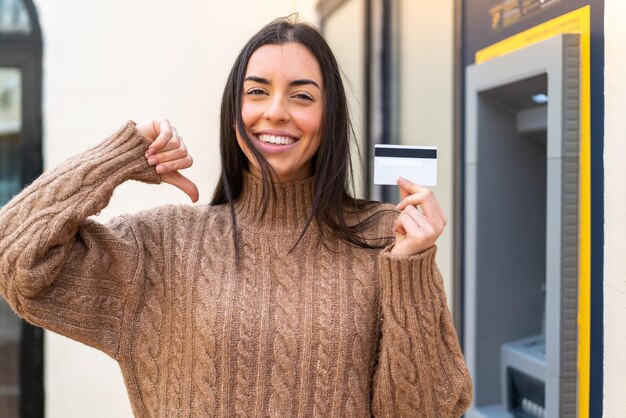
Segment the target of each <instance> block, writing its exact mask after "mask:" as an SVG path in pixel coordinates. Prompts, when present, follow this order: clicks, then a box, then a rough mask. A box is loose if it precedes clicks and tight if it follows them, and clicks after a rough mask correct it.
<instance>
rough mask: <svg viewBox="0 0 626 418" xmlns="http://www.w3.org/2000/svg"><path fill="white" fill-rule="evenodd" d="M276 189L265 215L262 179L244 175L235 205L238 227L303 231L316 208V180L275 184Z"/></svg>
mask: <svg viewBox="0 0 626 418" xmlns="http://www.w3.org/2000/svg"><path fill="white" fill-rule="evenodd" d="M273 189H274V190H273V193H270V196H269V200H268V205H267V207H266V208H265V214H263V179H260V178H257V177H255V176H253V175H252V174H250V173H249V172H244V177H243V188H242V190H241V194H240V195H239V197H238V198H237V200H236V201H235V210H236V213H237V222H238V223H239V225H240V226H241V227H243V228H246V229H256V230H267V231H276V232H286V231H295V232H300V231H302V228H303V227H304V225H305V224H306V221H307V219H308V218H309V215H310V214H311V208H312V206H313V177H309V178H307V179H304V180H294V181H290V182H286V183H273ZM268 192H271V190H268Z"/></svg>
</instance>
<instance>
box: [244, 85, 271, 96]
mask: <svg viewBox="0 0 626 418" xmlns="http://www.w3.org/2000/svg"><path fill="white" fill-rule="evenodd" d="M246 94H247V95H249V96H262V95H264V94H267V93H266V92H265V90H263V89H260V88H258V87H252V88H251V89H248V90H246Z"/></svg>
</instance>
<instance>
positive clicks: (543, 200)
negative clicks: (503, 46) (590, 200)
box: [463, 34, 580, 418]
mask: <svg viewBox="0 0 626 418" xmlns="http://www.w3.org/2000/svg"><path fill="white" fill-rule="evenodd" d="M579 38H580V37H579V35H575V34H564V35H559V36H556V37H553V38H550V39H547V40H545V41H542V42H539V43H536V44H533V45H531V46H528V47H526V48H523V49H520V50H517V51H515V52H512V53H510V54H507V55H504V56H501V57H497V58H494V59H492V60H490V61H487V62H484V63H481V64H474V65H471V66H469V67H468V68H467V69H466V76H467V77H466V110H465V111H466V113H465V161H464V172H465V191H464V195H465V197H464V215H463V220H464V286H465V296H464V307H463V309H464V337H463V339H464V340H463V343H464V351H465V355H466V359H467V364H468V368H469V370H470V373H471V375H472V378H473V381H474V390H475V392H474V403H473V404H472V406H471V407H470V409H469V410H468V412H467V415H466V416H467V417H471V418H492V417H493V418H495V417H498V418H500V417H507V418H511V417H520V418H522V417H523V418H531V417H550V418H557V417H559V418H560V417H576V416H577V398H578V397H577V359H578V353H577V350H578V318H577V317H578V276H579V274H578V273H579V272H578V248H579V231H578V227H579V226H578V225H579V208H578V207H579V145H580V110H579V109H580V39H579Z"/></svg>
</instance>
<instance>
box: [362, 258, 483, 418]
mask: <svg viewBox="0 0 626 418" xmlns="http://www.w3.org/2000/svg"><path fill="white" fill-rule="evenodd" d="M389 250H390V247H388V248H386V249H385V250H383V251H382V252H381V254H380V256H379V262H380V267H381V274H382V295H381V304H382V316H383V322H382V336H381V341H380V347H379V358H378V364H377V367H376V370H375V373H374V380H373V388H372V389H373V391H372V392H373V393H372V396H373V399H372V411H373V414H374V416H376V417H394V418H396V417H417V416H419V417H459V416H461V415H462V414H463V412H464V411H465V409H466V408H467V407H468V406H469V404H470V402H471V399H472V383H471V379H470V375H469V373H468V371H467V368H466V366H465V361H464V359H463V354H462V353H461V348H460V346H459V343H458V338H457V335H456V332H455V330H454V326H453V324H452V319H451V316H450V312H449V310H448V307H447V302H446V297H445V293H444V288H443V282H442V279H441V275H440V273H439V270H438V269H437V266H436V264H435V253H436V249H435V248H434V247H433V248H432V249H430V250H427V251H425V252H424V253H422V254H418V255H415V256H411V257H399V256H394V255H392V254H391V253H390V252H389Z"/></svg>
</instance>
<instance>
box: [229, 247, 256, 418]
mask: <svg viewBox="0 0 626 418" xmlns="http://www.w3.org/2000/svg"><path fill="white" fill-rule="evenodd" d="M243 254H244V258H243V278H242V283H241V284H242V290H241V291H242V295H241V296H242V297H241V319H240V322H241V325H240V327H239V342H238V343H237V386H236V389H235V397H236V400H235V412H236V414H237V415H238V416H249V415H250V411H251V408H252V407H251V405H250V401H251V399H250V394H251V393H252V389H253V380H252V377H253V375H252V370H253V363H254V348H255V346H256V344H255V333H256V332H258V331H257V330H255V320H254V319H255V315H256V312H255V308H256V306H255V303H254V302H255V295H256V277H255V276H256V272H255V268H254V267H255V266H254V265H255V259H256V257H255V248H254V246H253V242H246V243H245V244H244V246H243Z"/></svg>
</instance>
